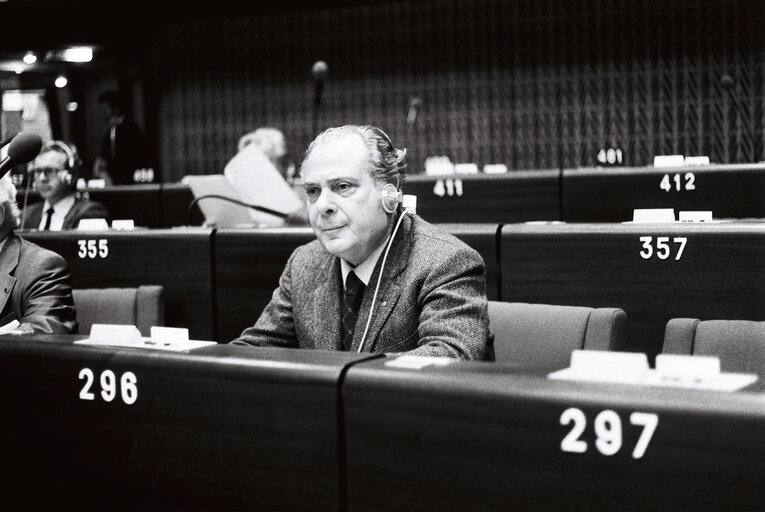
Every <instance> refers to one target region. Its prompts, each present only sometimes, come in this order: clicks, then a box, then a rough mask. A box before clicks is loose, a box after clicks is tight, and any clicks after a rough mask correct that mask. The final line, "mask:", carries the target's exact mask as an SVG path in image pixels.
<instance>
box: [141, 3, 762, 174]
mask: <svg viewBox="0 0 765 512" xmlns="http://www.w3.org/2000/svg"><path fill="white" fill-rule="evenodd" d="M763 21H765V2H760V1H751V0H749V1H746V0H740V1H735V0H734V1H708V0H707V1H704V0H677V1H672V2H667V1H660V0H656V1H652V0H643V1H638V0H625V1H616V0H589V1H577V0H574V1H552V0H517V1H516V0H472V1H471V0H446V1H412V2H394V3H389V4H385V3H378V4H371V5H358V6H340V7H335V8H332V7H324V8H322V9H318V10H316V9H314V10H311V11H303V12H277V13H269V14H267V15H262V16H261V15H257V14H255V13H247V14H246V15H241V13H239V14H237V15H236V16H235V17H230V18H227V17H225V16H222V17H221V16H218V17H215V18H214V19H193V20H186V21H182V22H179V23H174V22H171V23H168V24H167V25H166V26H163V27H161V28H159V29H158V30H157V33H156V37H155V39H154V44H153V45H152V46H151V57H150V58H151V65H150V69H151V79H152V90H153V98H154V105H153V106H154V108H155V109H156V112H155V113H156V124H157V127H158V128H157V147H158V156H159V159H160V161H159V167H160V168H161V170H162V173H163V176H164V181H177V180H178V179H180V178H181V177H182V176H184V175H185V174H204V173H218V172H222V169H223V167H224V166H225V163H226V162H227V161H228V159H229V158H230V157H231V156H232V155H233V154H234V152H235V151H236V143H237V141H238V139H239V137H240V136H241V135H243V134H244V133H246V132H247V131H249V130H252V129H254V128H256V127H258V126H263V125H273V126H277V127H280V128H282V129H283V130H284V131H285V133H286V135H287V137H288V139H289V142H290V145H291V149H292V153H293V156H294V157H295V159H296V161H298V162H299V160H300V158H301V155H302V151H303V150H304V149H305V147H306V146H307V144H308V143H309V141H310V140H311V138H312V137H313V136H314V135H315V133H314V128H313V123H312V116H313V113H314V112H313V97H314V85H313V82H312V79H311V74H310V70H311V66H312V64H313V63H314V62H315V61H316V60H319V59H321V60H324V61H326V62H327V63H328V65H329V69H330V71H329V79H328V81H327V83H326V86H325V88H324V91H323V103H322V105H321V109H320V111H319V116H318V127H319V128H324V127H328V126H332V125H339V124H344V123H374V124H377V125H379V126H381V127H382V128H384V129H385V130H386V131H387V132H388V133H389V134H390V135H391V137H392V138H393V140H394V142H396V143H397V144H399V145H401V146H405V147H408V148H409V150H410V155H411V160H410V166H411V168H412V171H413V172H421V171H422V170H423V162H424V159H425V158H426V157H427V156H432V155H447V156H449V157H450V158H451V160H452V161H453V162H475V163H477V164H478V165H479V166H483V165H484V164H487V163H506V164H507V165H508V167H510V168H511V169H544V168H559V167H564V168H574V167H577V166H593V165H597V160H596V156H597V152H598V150H599V149H600V148H602V147H608V146H609V145H615V146H618V147H620V148H622V149H623V150H624V157H625V163H626V164H627V165H647V164H651V163H652V161H653V156H654V155H656V154H676V153H679V154H685V155H708V156H709V157H710V159H711V160H712V161H713V162H721V163H728V162H751V161H759V160H762V159H765V155H764V154H763V123H765V119H764V118H763V102H764V101H765V95H764V94H763V93H764V92H765V90H764V89H763V85H764V84H763V83H764V80H763V78H764V77H765V51H764V50H763V37H764V36H763ZM726 73H727V74H729V75H730V76H731V77H732V78H733V79H734V82H735V83H734V89H733V92H734V93H735V95H736V97H737V99H738V101H739V103H740V107H741V109H740V110H741V112H740V113H739V112H737V111H736V110H735V109H734V108H733V104H732V101H731V98H730V97H729V96H728V93H727V91H726V90H725V89H724V88H723V87H722V86H721V83H720V78H721V76H722V75H723V74H726ZM415 96H417V97H420V98H421V99H422V107H421V110H420V112H419V115H418V118H417V122H416V123H415V124H414V126H412V125H408V124H407V123H406V116H407V111H408V108H409V102H410V99H411V98H412V97H415Z"/></svg>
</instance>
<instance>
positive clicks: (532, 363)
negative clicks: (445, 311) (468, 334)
mask: <svg viewBox="0 0 765 512" xmlns="http://www.w3.org/2000/svg"><path fill="white" fill-rule="evenodd" d="M626 321H627V314H626V313H625V312H624V310H622V309H619V308H589V307H580V306H560V305H552V304H527V303H523V302H498V301H489V329H490V330H491V332H492V333H493V334H494V353H495V359H496V362H498V363H503V362H507V363H514V364H519V365H521V366H522V367H526V368H531V369H535V370H540V371H546V372H550V371H554V370H559V369H561V368H566V367H568V365H569V362H570V361H571V352H572V351H573V350H574V349H584V350H614V349H615V348H616V347H617V346H619V344H620V343H621V340H622V337H623V335H624V328H625V324H626Z"/></svg>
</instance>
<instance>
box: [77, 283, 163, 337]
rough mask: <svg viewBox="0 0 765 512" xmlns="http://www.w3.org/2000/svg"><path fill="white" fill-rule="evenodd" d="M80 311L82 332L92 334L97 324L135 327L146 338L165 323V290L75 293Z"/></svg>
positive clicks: (82, 290)
mask: <svg viewBox="0 0 765 512" xmlns="http://www.w3.org/2000/svg"><path fill="white" fill-rule="evenodd" d="M72 295H73V296H74V306H75V308H76V309H77V322H78V325H79V327H78V332H79V333H80V334H90V327H91V326H92V325H93V324H123V325H135V326H136V327H138V330H139V331H140V332H141V335H142V336H149V335H150V333H151V327H152V326H163V325H164V322H165V299H164V288H163V287H162V286H159V285H145V286H138V287H137V288H80V289H74V290H72Z"/></svg>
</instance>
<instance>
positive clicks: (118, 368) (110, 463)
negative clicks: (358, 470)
mask: <svg viewBox="0 0 765 512" xmlns="http://www.w3.org/2000/svg"><path fill="white" fill-rule="evenodd" d="M72 339H73V338H68V337H53V336H48V337H44V338H43V339H39V338H34V337H4V338H3V340H2V341H3V343H2V344H0V345H2V346H1V347H0V400H2V402H3V411H4V414H5V417H6V418H13V419H14V420H13V421H4V422H2V425H0V433H2V435H3V437H4V438H5V439H8V440H11V439H12V440H13V441H12V442H10V443H7V445H8V446H6V447H5V449H4V451H3V458H4V462H5V463H6V464H7V465H8V467H9V468H13V471H7V472H6V477H5V484H6V485H5V487H4V492H3V500H4V501H6V502H8V501H10V502H12V503H18V504H20V505H21V506H20V507H19V508H22V509H28V510H43V509H47V507H49V506H52V505H55V506H56V507H57V508H65V509H76V510H88V511H90V510H94V511H95V510H126V511H127V510H179V511H181V510H183V511H189V510H194V511H197V510H198V511H202V510H205V511H212V510H285V511H286V510H341V509H342V508H341V489H342V488H343V487H341V483H340V482H341V478H342V479H343V481H344V474H343V473H342V472H341V471H342V469H341V467H340V465H339V464H338V453H339V445H338V443H339V439H340V430H339V429H340V428H341V424H340V423H339V420H338V414H339V412H338V409H339V404H338V399H339V393H338V381H339V379H340V375H341V373H342V371H343V369H344V367H345V366H346V365H348V364H349V363H351V362H353V361H358V360H362V359H366V358H368V357H369V356H368V355H367V356H360V355H357V354H349V353H332V352H325V351H313V350H312V351H298V350H289V349H254V348H251V347H234V346H222V345H215V346H212V347H206V348H203V349H197V350H194V351H192V352H191V353H170V352H163V351H157V350H148V349H134V348H127V349H126V348H122V349H119V348H112V347H90V346H79V345H72V344H71V342H72ZM107 372H111V374H112V375H113V376H114V379H115V380H114V381H109V378H110V377H109V376H107V377H103V376H104V375H105V374H107V375H108V373H107ZM88 373H90V374H91V375H93V381H92V383H91V384H90V385H89V386H87V385H86V384H87V374H88ZM102 379H106V380H102ZM110 382H116V384H114V385H112V384H111V383H110ZM20 389H23V392H18V390H20ZM110 391H111V393H110ZM83 394H85V395H86V396H87V395H88V394H90V399H84V398H83ZM41 486H42V487H41ZM67 505H69V506H67Z"/></svg>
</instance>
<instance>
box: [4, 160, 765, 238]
mask: <svg viewBox="0 0 765 512" xmlns="http://www.w3.org/2000/svg"><path fill="white" fill-rule="evenodd" d="M404 190H405V192H406V193H407V194H413V195H416V196H417V203H418V205H417V210H418V213H419V214H420V215H421V216H422V217H423V218H425V219H426V220H428V221H430V222H436V223H444V222H473V223H476V222H477V223H510V222H526V221H555V220H557V221H565V222H623V221H628V220H631V219H632V211H633V210H634V209H636V208H674V209H675V211H676V212H677V211H687V210H691V211H693V210H708V211H712V213H713V215H714V217H715V218H763V217H765V199H764V198H765V165H763V164H748V165H709V166H696V167H676V168H654V167H634V168H633V167H630V168H587V169H565V170H562V171H560V170H557V169H549V170H534V171H531V170H530V171H512V172H509V173H507V174H499V175H487V174H474V175H473V174H466V175H449V176H425V175H412V176H409V177H408V178H407V181H406V184H405V186H404ZM89 194H90V197H91V198H92V199H94V200H96V201H100V202H102V203H104V205H105V206H106V207H107V209H108V210H109V212H110V214H111V215H112V218H114V219H133V221H134V222H135V225H136V226H142V227H146V228H169V227H174V226H186V225H189V224H191V225H194V224H196V225H201V223H202V219H203V218H202V216H201V214H200V212H199V209H198V208H197V207H196V206H194V208H193V209H192V211H191V212H189V206H190V205H191V202H192V200H193V195H192V193H191V190H190V189H189V188H188V187H187V186H185V185H182V184H179V183H168V184H154V185H127V186H120V187H107V188H104V189H91V190H89ZM23 196H24V191H20V192H19V204H23V201H24V199H23ZM36 200H39V196H38V195H37V194H36V193H34V192H31V193H30V195H29V198H28V199H27V201H29V202H33V201H36Z"/></svg>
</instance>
